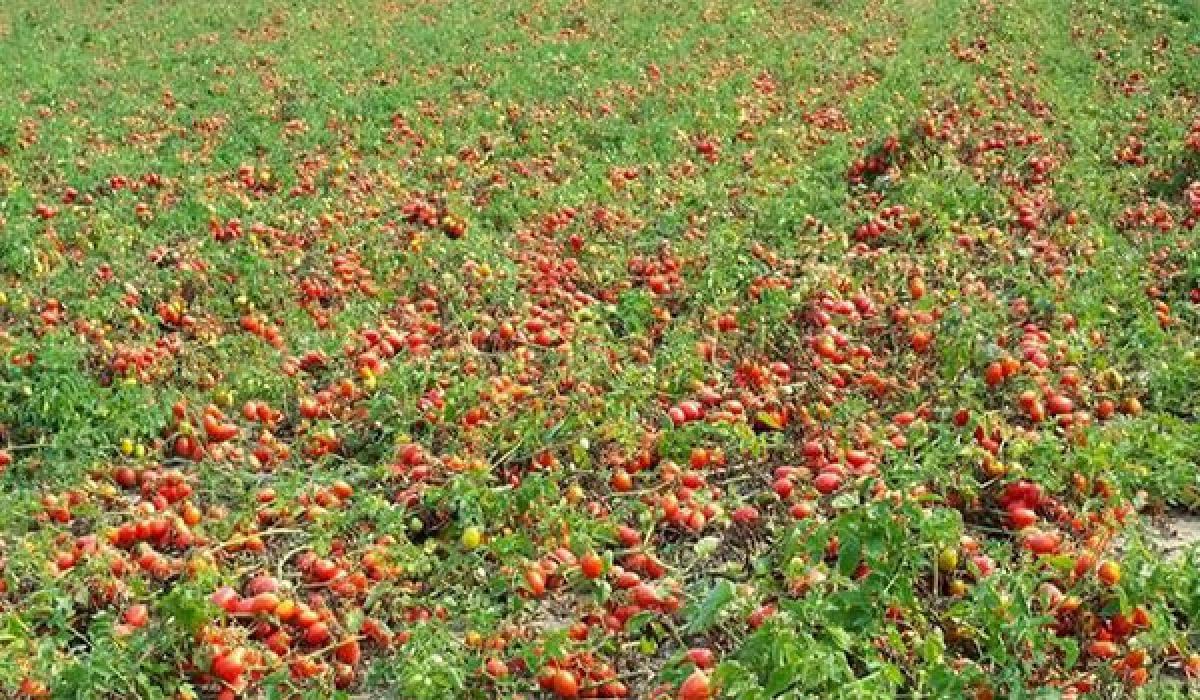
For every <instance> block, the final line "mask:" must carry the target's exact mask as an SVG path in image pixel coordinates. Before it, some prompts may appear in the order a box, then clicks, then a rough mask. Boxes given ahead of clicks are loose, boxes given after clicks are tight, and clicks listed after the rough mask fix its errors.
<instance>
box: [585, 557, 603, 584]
mask: <svg viewBox="0 0 1200 700" xmlns="http://www.w3.org/2000/svg"><path fill="white" fill-rule="evenodd" d="M579 568H580V570H581V571H582V572H583V575H584V577H586V578H589V579H598V578H600V577H601V576H602V575H603V574H604V560H603V559H601V558H600V557H599V556H598V555H597V554H596V553H595V552H588V553H586V554H584V555H583V556H582V557H581V558H580V560H579Z"/></svg>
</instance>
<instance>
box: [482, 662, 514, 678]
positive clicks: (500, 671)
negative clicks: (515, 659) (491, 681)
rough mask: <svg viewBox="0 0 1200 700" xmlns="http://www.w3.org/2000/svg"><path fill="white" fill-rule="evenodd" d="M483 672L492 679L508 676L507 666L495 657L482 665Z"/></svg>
mask: <svg viewBox="0 0 1200 700" xmlns="http://www.w3.org/2000/svg"><path fill="white" fill-rule="evenodd" d="M483 671H484V673H486V674H487V675H489V676H491V677H492V678H505V677H507V676H508V666H507V665H505V663H504V662H503V661H501V660H500V659H497V658H495V657H493V658H490V659H488V660H487V662H486V663H484V665H483Z"/></svg>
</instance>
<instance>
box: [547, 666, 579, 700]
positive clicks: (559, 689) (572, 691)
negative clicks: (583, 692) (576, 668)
mask: <svg viewBox="0 0 1200 700" xmlns="http://www.w3.org/2000/svg"><path fill="white" fill-rule="evenodd" d="M550 688H551V690H552V691H553V692H554V694H555V695H557V696H558V697H560V698H577V697H579V680H578V679H577V678H576V677H575V674H574V673H571V672H570V671H568V670H566V669H559V670H558V671H556V672H555V674H554V678H553V680H552V681H551V686H550Z"/></svg>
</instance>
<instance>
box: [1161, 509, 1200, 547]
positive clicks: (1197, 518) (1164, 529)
mask: <svg viewBox="0 0 1200 700" xmlns="http://www.w3.org/2000/svg"><path fill="white" fill-rule="evenodd" d="M1152 535H1153V537H1154V541H1155V543H1156V544H1158V546H1159V547H1160V548H1161V549H1162V550H1163V552H1164V553H1165V554H1166V555H1167V557H1169V558H1172V557H1177V556H1179V555H1180V554H1181V553H1183V551H1184V550H1185V549H1187V548H1188V547H1190V546H1192V545H1195V544H1197V543H1200V515H1191V514H1185V513H1174V514H1170V513H1169V514H1167V515H1166V516H1164V517H1163V518H1162V519H1161V520H1160V521H1158V522H1156V523H1155V524H1154V528H1153V533H1152Z"/></svg>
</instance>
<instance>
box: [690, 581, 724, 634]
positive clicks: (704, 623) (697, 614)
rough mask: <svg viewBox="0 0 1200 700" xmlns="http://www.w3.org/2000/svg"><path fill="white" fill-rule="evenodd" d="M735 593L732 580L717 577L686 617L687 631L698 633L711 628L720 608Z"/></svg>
mask: <svg viewBox="0 0 1200 700" xmlns="http://www.w3.org/2000/svg"><path fill="white" fill-rule="evenodd" d="M735 594H736V589H735V588H734V585H733V582H732V581H729V580H728V579H719V580H718V581H717V582H716V583H715V584H714V585H713V587H712V588H711V589H710V590H709V591H708V595H707V596H705V597H704V602H703V603H701V604H700V606H699V607H698V608H696V610H695V611H694V612H693V613H692V615H691V617H690V618H689V619H688V624H687V628H686V629H687V633H688V634H699V633H701V632H706V631H708V630H709V629H711V628H712V626H713V625H714V624H715V623H716V620H717V616H718V615H719V614H720V613H721V609H722V608H724V607H725V606H726V605H728V604H729V603H730V602H731V601H732V600H733V599H734V597H735Z"/></svg>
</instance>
